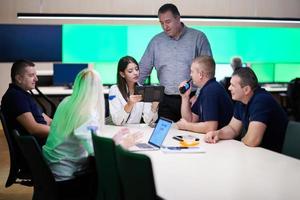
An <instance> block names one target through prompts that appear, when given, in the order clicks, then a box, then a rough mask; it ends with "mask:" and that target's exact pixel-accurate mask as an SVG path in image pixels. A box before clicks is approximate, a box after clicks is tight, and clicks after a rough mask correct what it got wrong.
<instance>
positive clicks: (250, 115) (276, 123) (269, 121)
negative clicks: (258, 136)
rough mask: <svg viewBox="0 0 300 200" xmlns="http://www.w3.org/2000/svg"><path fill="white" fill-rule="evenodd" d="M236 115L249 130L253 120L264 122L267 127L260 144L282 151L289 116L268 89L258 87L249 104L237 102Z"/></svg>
mask: <svg viewBox="0 0 300 200" xmlns="http://www.w3.org/2000/svg"><path fill="white" fill-rule="evenodd" d="M234 117H235V118H236V119H238V120H240V121H242V123H243V126H244V128H245V129H246V130H248V126H249V123H250V122H251V121H258V122H262V123H264V124H265V125H266V126H267V128H266V131H265V133H264V136H263V139H262V142H261V144H260V146H261V147H264V148H266V149H270V150H273V151H277V152H281V150H282V145H283V141H284V136H285V131H286V127H287V124H288V118H287V115H286V113H285V112H284V111H283V109H282V108H281V107H280V105H279V104H278V103H277V102H276V100H275V99H274V98H273V97H272V95H271V94H270V93H268V92H267V91H266V90H264V89H262V88H258V89H256V90H255V91H254V95H253V96H252V97H251V99H250V101H249V103H248V104H247V105H245V104H243V103H241V102H236V104H235V108H234Z"/></svg>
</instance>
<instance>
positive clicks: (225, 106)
mask: <svg viewBox="0 0 300 200" xmlns="http://www.w3.org/2000/svg"><path fill="white" fill-rule="evenodd" d="M215 66H216V64H215V61H214V59H213V58H212V57H210V56H199V57H197V58H195V59H194V60H193V62H192V65H191V77H192V80H193V84H194V85H196V86H198V87H201V90H200V93H199V95H198V97H197V100H196V101H195V103H194V104H193V106H192V107H191V102H190V92H191V87H190V89H189V90H187V91H186V92H185V93H184V94H181V98H182V101H181V115H182V119H180V120H179V121H178V122H177V123H176V124H177V127H178V128H179V129H182V130H189V131H193V132H198V133H207V132H208V131H212V130H217V129H219V128H222V127H223V126H225V125H227V124H228V123H229V121H230V119H231V117H232V113H233V105H232V101H231V99H230V97H229V95H228V94H227V92H226V90H225V89H224V87H222V86H221V85H220V84H219V83H218V82H217V81H216V79H215ZM185 83H186V82H182V83H181V84H180V85H179V87H182V86H183V85H184V84H185Z"/></svg>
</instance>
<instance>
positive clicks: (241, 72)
mask: <svg viewBox="0 0 300 200" xmlns="http://www.w3.org/2000/svg"><path fill="white" fill-rule="evenodd" d="M232 76H238V77H240V79H241V86H242V87H245V86H247V85H249V86H250V87H251V89H252V90H255V89H256V88H258V87H259V85H258V79H257V76H256V75H255V73H254V71H253V70H252V69H251V68H250V67H240V68H237V69H236V70H235V71H234V72H233V74H232Z"/></svg>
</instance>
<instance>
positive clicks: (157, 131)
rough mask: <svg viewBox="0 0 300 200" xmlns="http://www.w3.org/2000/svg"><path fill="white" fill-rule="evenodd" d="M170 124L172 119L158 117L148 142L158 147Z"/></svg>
mask: <svg viewBox="0 0 300 200" xmlns="http://www.w3.org/2000/svg"><path fill="white" fill-rule="evenodd" d="M171 126H172V121H171V120H168V119H165V118H160V119H159V120H158V123H157V124H156V126H155V128H154V130H153V133H152V135H151V137H150V139H149V144H152V145H154V146H156V147H160V146H161V145H162V143H163V141H164V139H165V137H166V135H167V134H168V132H169V129H170V128H171Z"/></svg>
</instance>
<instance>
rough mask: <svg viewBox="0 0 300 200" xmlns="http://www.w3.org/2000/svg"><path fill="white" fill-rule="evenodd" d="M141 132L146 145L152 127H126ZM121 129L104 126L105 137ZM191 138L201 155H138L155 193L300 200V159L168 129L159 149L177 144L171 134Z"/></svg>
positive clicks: (172, 199)
mask: <svg viewBox="0 0 300 200" xmlns="http://www.w3.org/2000/svg"><path fill="white" fill-rule="evenodd" d="M128 126H129V127H130V130H131V131H132V132H134V131H141V132H142V133H143V134H144V138H143V140H144V141H148V138H149V137H150V135H151V133H152V130H153V129H152V128H150V127H149V126H147V125H145V124H140V125H128ZM120 128H121V127H117V126H105V128H104V129H103V130H102V133H103V134H104V136H107V137H112V135H113V134H114V133H115V132H116V131H117V130H119V129H120ZM185 134H191V135H195V136H197V137H199V138H200V146H201V147H203V148H204V149H205V153H164V152H162V151H161V150H159V151H142V152H138V153H143V154H146V155H148V156H149V157H150V158H151V161H152V165H153V172H154V178H155V183H156V189H157V193H158V194H159V195H160V196H161V197H163V198H165V199H168V200H184V199H188V200H194V199H195V200H199V199H222V200H224V199H230V200H234V199H237V200H241V199H243V200H244V199H262V200H266V199H272V200H274V199H289V200H291V199H300V190H299V186H300V160H297V159H294V158H291V157H288V156H285V155H282V154H279V153H276V152H272V151H269V150H266V149H264V148H260V147H255V148H253V147H247V146H245V145H244V144H243V143H241V142H239V141H236V140H223V141H220V142H218V143H217V144H207V143H205V142H204V141H203V136H204V135H203V134H196V133H192V132H187V131H180V130H177V129H176V128H174V127H172V128H171V130H170V131H169V134H168V135H167V137H166V139H165V141H164V145H166V146H168V145H174V144H178V142H177V141H176V140H174V139H172V136H174V135H185Z"/></svg>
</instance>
